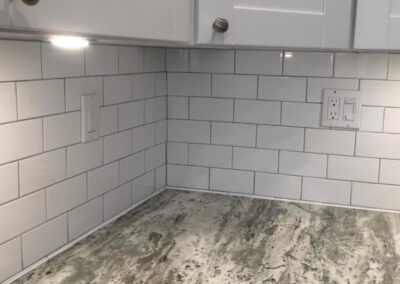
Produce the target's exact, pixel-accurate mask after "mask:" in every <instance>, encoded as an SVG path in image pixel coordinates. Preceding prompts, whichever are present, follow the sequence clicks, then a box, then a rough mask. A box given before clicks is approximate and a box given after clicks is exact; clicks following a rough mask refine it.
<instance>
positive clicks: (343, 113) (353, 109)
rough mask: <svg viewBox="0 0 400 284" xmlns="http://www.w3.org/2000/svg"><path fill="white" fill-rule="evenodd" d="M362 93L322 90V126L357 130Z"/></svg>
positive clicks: (359, 123) (359, 124) (359, 120)
mask: <svg viewBox="0 0 400 284" xmlns="http://www.w3.org/2000/svg"><path fill="white" fill-rule="evenodd" d="M361 105H362V92H360V91H354V90H334V89H324V99H323V106H322V119H321V123H322V126H328V127H335V128H349V129H359V128H360V126H361Z"/></svg>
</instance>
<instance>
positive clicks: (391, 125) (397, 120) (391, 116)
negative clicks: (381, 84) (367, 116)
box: [383, 108, 400, 133]
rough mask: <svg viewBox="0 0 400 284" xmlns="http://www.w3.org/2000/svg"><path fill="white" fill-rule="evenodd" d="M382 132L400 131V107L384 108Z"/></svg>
mask: <svg viewBox="0 0 400 284" xmlns="http://www.w3.org/2000/svg"><path fill="white" fill-rule="evenodd" d="M383 131H384V132H392V133H400V108H386V109H385V122H384V126H383Z"/></svg>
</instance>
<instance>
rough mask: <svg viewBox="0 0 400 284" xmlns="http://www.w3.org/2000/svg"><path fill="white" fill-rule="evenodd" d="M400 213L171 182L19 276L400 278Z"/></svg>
mask: <svg viewBox="0 0 400 284" xmlns="http://www.w3.org/2000/svg"><path fill="white" fill-rule="evenodd" d="M399 263H400V215H399V214H394V213H379V212H371V211H365V210H354V209H344V208H335V207H325V206H316V205H305V204H296V203H288V202H280V201H270V200H261V199H252V198H245V197H232V196H226V195H217V194H208V193H198V192H183V191H176V190H167V191H165V192H163V193H161V194H160V195H158V196H156V197H154V198H152V199H151V200H149V201H147V202H146V203H144V204H143V205H141V206H140V207H138V208H137V209H135V210H133V211H131V212H130V213H128V214H127V215H125V216H123V217H121V218H119V219H118V220H117V221H115V222H114V223H112V224H110V225H108V226H107V227H105V228H104V229H101V230H99V231H97V232H96V233H95V234H93V235H91V236H90V237H88V238H87V239H85V240H83V241H81V242H79V243H78V244H77V245H75V246H74V247H72V248H71V249H69V250H68V251H66V252H64V253H62V254H60V255H58V256H56V257H55V258H53V259H51V260H50V261H48V262H47V263H45V264H43V265H41V266H39V267H38V268H37V269H35V270H34V271H32V272H31V273H29V274H27V275H26V276H24V277H23V278H21V279H19V280H17V281H16V282H15V283H24V284H30V283H35V284H40V283H52V284H54V283H63V284H67V283H68V284H69V283H74V284H75V283H96V284H100V283H196V284H200V283H219V284H220V283H285V284H288V283H296V284H299V283H307V284H310V283H360V284H361V283H362V284H366V283H388V284H389V283H400V265H399Z"/></svg>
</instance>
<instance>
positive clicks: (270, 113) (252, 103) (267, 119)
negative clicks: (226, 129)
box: [235, 100, 281, 124]
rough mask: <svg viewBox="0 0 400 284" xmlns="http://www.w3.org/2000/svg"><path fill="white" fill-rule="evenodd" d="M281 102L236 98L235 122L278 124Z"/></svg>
mask: <svg viewBox="0 0 400 284" xmlns="http://www.w3.org/2000/svg"><path fill="white" fill-rule="evenodd" d="M280 118H281V103H280V102H267V101H258V100H236V101H235V122H248V123H260V124H261V123H265V124H279V123H280Z"/></svg>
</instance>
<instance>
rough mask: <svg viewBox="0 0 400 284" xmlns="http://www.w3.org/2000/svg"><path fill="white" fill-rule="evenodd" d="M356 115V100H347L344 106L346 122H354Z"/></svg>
mask: <svg viewBox="0 0 400 284" xmlns="http://www.w3.org/2000/svg"><path fill="white" fill-rule="evenodd" d="M355 114H356V100H355V99H345V100H344V106H343V118H344V120H348V121H354V119H355Z"/></svg>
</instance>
